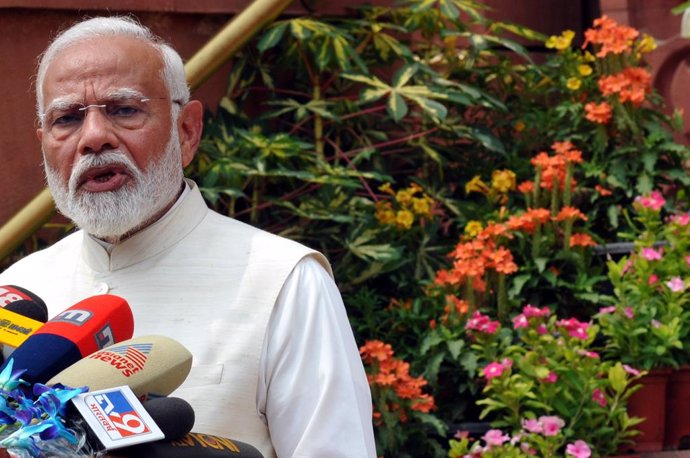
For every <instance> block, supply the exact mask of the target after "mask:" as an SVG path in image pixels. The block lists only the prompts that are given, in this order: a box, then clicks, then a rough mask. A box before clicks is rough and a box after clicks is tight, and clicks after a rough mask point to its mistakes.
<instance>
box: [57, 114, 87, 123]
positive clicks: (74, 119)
mask: <svg viewBox="0 0 690 458" xmlns="http://www.w3.org/2000/svg"><path fill="white" fill-rule="evenodd" d="M83 118H84V116H83V115H82V114H80V113H76V112H69V113H61V114H57V115H56V116H55V118H54V120H53V123H52V124H53V125H54V126H69V125H72V124H76V123H79V122H81V120H82V119H83Z"/></svg>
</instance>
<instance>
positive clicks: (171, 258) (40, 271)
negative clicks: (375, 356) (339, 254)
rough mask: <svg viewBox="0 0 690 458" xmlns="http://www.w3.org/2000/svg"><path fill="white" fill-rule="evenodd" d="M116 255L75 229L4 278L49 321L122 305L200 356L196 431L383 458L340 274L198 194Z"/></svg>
mask: <svg viewBox="0 0 690 458" xmlns="http://www.w3.org/2000/svg"><path fill="white" fill-rule="evenodd" d="M188 183H189V184H190V186H191V190H190V191H189V192H187V193H186V194H185V195H184V196H183V197H182V198H181V200H180V202H178V204H177V205H176V206H175V207H174V208H173V209H172V210H171V211H170V212H168V214H166V215H165V216H164V217H163V218H161V219H160V220H159V221H157V222H156V223H155V224H153V225H151V226H149V227H148V228H146V229H144V230H142V231H140V232H138V233H137V234H135V235H134V236H132V237H130V238H128V239H127V240H125V241H123V242H121V243H119V244H117V245H115V246H113V247H111V249H110V252H108V251H107V250H106V249H105V248H104V247H103V246H102V244H101V243H99V242H98V241H97V240H95V239H93V238H92V237H90V236H88V235H86V234H84V233H83V232H77V233H75V234H72V235H70V236H68V237H66V238H64V239H63V240H61V241H60V242H58V243H56V244H55V245H54V246H52V247H50V248H48V249H46V250H43V251H40V252H38V253H34V254H32V255H30V256H28V257H26V258H24V259H22V260H21V261H19V262H17V263H16V264H15V265H13V266H12V267H10V268H9V269H7V270H6V271H5V272H3V273H2V274H0V285H8V284H14V285H18V286H22V287H24V288H27V289H29V290H30V291H32V292H34V293H35V294H37V295H38V296H40V297H41V298H42V299H43V300H44V301H45V302H46V304H47V305H48V307H49V314H50V316H54V315H55V314H57V313H58V312H60V311H62V310H64V309H66V308H68V307H70V306H71V305H73V304H74V303H76V302H78V301H79V300H82V299H84V298H86V297H89V296H92V295H95V294H103V293H110V294H116V295H119V296H121V297H123V298H125V299H126V300H127V301H128V302H129V304H130V306H131V308H132V312H133V314H134V322H135V336H142V335H153V334H157V335H166V336H169V337H172V338H174V339H176V340H178V341H179V342H180V343H182V344H183V345H184V346H185V347H187V348H188V349H189V350H190V351H191V353H192V355H193V356H194V362H193V367H192V372H191V373H190V375H189V377H187V380H186V381H185V383H184V384H183V385H182V386H181V387H180V388H179V389H178V390H177V391H176V392H175V393H173V395H174V396H179V397H181V398H183V399H186V400H187V401H188V402H190V404H192V406H193V407H194V410H195V413H196V422H195V425H194V429H193V430H194V431H195V432H201V433H207V434H215V435H219V436H223V437H229V438H232V439H237V440H240V441H243V442H247V443H249V444H252V445H254V446H256V447H257V448H259V449H260V450H261V451H262V453H263V454H264V456H266V457H271V456H275V454H276V453H277V455H278V456H280V457H290V456H294V457H340V456H342V457H346V456H347V457H374V456H376V452H375V446H374V437H373V429H372V423H371V395H370V391H369V387H368V384H367V381H366V377H365V374H364V369H363V367H362V362H361V359H360V358H359V353H358V351H357V346H356V343H355V341H354V338H353V335H352V330H351V328H350V326H349V322H348V320H347V316H346V313H345V308H344V305H343V303H342V299H341V297H340V293H339V292H338V290H337V288H336V286H335V283H334V282H333V280H332V278H331V276H330V267H329V266H328V263H327V261H326V260H325V258H323V256H321V255H320V254H319V253H316V252H314V251H312V250H309V249H308V248H306V247H304V246H302V245H299V244H297V243H295V242H292V241H289V240H286V239H283V238H280V237H277V236H274V235H271V234H268V233H266V232H264V231H260V230H258V229H256V228H253V227H251V226H248V225H246V224H243V223H241V222H238V221H235V220H233V219H230V218H226V217H223V216H221V215H218V214H217V213H215V212H213V211H211V210H209V209H208V208H207V207H206V205H205V203H204V201H203V199H202V197H201V194H200V193H199V190H198V189H197V187H196V185H195V184H194V183H192V182H188Z"/></svg>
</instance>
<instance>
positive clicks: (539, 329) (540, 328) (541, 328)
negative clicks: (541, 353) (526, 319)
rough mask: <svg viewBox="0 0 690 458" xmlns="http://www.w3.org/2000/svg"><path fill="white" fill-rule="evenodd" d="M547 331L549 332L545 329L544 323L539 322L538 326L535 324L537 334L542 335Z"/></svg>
mask: <svg viewBox="0 0 690 458" xmlns="http://www.w3.org/2000/svg"><path fill="white" fill-rule="evenodd" d="M548 332H549V330H548V329H546V325H545V324H540V325H539V326H537V334H539V335H541V336H543V335H544V334H546V333H548Z"/></svg>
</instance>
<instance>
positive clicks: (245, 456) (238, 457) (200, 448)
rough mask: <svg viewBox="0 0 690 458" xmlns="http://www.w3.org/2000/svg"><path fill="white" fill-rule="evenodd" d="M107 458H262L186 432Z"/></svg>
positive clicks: (239, 445)
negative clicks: (174, 438) (178, 436)
mask: <svg viewBox="0 0 690 458" xmlns="http://www.w3.org/2000/svg"><path fill="white" fill-rule="evenodd" d="M108 456H112V457H113V458H114V457H144V456H145V457H146V458H263V455H262V454H261V452H260V451H259V450H257V449H256V447H254V446H252V445H249V444H247V443H244V442H240V441H236V440H234V439H227V438H225V437H219V436H212V435H210V434H200V433H189V434H187V435H185V436H184V437H183V438H182V439H180V440H176V441H168V440H163V441H156V442H148V443H146V444H141V445H135V446H132V447H126V448H122V449H118V450H113V451H112V452H111V453H110V454H109V455H108Z"/></svg>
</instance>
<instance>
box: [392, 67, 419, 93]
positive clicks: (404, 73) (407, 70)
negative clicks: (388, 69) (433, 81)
mask: <svg viewBox="0 0 690 458" xmlns="http://www.w3.org/2000/svg"><path fill="white" fill-rule="evenodd" d="M417 70H418V67H417V65H414V64H412V65H405V66H404V67H402V68H400V69H399V70H398V71H397V72H395V76H394V77H393V87H395V88H401V87H403V86H404V85H406V84H407V83H408V81H410V79H411V78H412V77H413V76H414V74H415V73H417Z"/></svg>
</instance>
